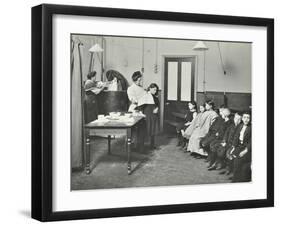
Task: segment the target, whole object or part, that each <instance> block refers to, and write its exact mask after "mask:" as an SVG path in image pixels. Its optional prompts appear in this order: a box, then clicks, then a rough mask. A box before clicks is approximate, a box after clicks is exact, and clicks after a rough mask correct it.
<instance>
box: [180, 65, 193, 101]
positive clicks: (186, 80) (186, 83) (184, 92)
mask: <svg viewBox="0 0 281 226" xmlns="http://www.w3.org/2000/svg"><path fill="white" fill-rule="evenodd" d="M191 69H192V63H191V62H182V63H181V96H180V100H181V101H191V71H192V70H191Z"/></svg>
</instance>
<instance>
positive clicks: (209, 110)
mask: <svg viewBox="0 0 281 226" xmlns="http://www.w3.org/2000/svg"><path fill="white" fill-rule="evenodd" d="M69 40H70V41H69V46H70V52H71V58H70V66H71V69H70V71H71V75H70V76H71V109H70V111H71V159H70V161H71V181H70V183H71V186H70V187H71V190H73V191H75V190H90V189H115V188H132V187H133V188H137V187H152V186H181V185H202V186H204V184H219V183H251V182H252V151H253V153H254V152H255V151H257V150H252V145H251V141H252V136H251V121H252V120H251V119H252V115H253V114H255V113H254V112H252V43H251V42H243V41H241V42H238V41H229V40H227V41H226V40H199V39H197V40H195V39H176V38H174V39H173V38H162V37H131V36H109V35H102V34H76V33H73V34H71V35H70V39H69Z"/></svg>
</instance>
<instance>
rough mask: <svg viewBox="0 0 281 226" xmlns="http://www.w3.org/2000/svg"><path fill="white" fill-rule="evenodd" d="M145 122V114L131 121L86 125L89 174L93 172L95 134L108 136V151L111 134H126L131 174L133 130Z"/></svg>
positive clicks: (86, 167) (134, 117)
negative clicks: (92, 155)
mask: <svg viewBox="0 0 281 226" xmlns="http://www.w3.org/2000/svg"><path fill="white" fill-rule="evenodd" d="M143 122H144V117H143V116H133V117H132V120H131V121H130V122H123V121H119V120H109V121H108V122H98V121H94V122H91V123H88V124H86V125H85V130H86V131H85V132H86V150H85V151H86V153H85V160H86V165H85V171H86V173H87V174H89V173H91V167H90V164H91V160H90V143H91V142H92V143H93V142H94V139H91V138H92V137H93V135H95V136H98V135H103V136H104V135H106V136H107V138H108V153H109V154H110V152H111V147H110V146H111V144H110V143H111V136H117V135H125V139H126V152H127V170H128V175H130V174H131V142H132V130H136V131H137V130H138V127H139V126H140V125H141V124H142V123H143Z"/></svg>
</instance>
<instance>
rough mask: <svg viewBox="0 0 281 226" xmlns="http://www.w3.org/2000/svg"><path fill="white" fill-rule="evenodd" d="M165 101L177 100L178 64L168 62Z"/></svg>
mask: <svg viewBox="0 0 281 226" xmlns="http://www.w3.org/2000/svg"><path fill="white" fill-rule="evenodd" d="M167 76H168V86H167V99H168V100H177V99H178V79H177V77H178V62H168V75H167Z"/></svg>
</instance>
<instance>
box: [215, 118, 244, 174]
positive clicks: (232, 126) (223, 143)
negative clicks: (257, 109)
mask: <svg viewBox="0 0 281 226" xmlns="http://www.w3.org/2000/svg"><path fill="white" fill-rule="evenodd" d="M228 117H229V116H228ZM228 122H229V124H228V126H227V128H226V129H225V133H224V136H223V138H222V140H218V142H214V143H213V144H212V145H211V153H215V154H214V158H215V159H214V160H213V168H214V169H222V168H224V167H225V164H226V165H227V167H228V174H229V173H230V171H231V169H230V168H231V160H229V159H226V153H227V152H230V151H231V148H232V141H233V138H234V134H235V131H236V129H237V128H238V125H239V124H240V123H241V115H240V114H239V113H235V115H234V118H233V120H229V121H228ZM218 165H220V167H219V168H217V166H218ZM224 173H226V171H224V172H222V173H221V174H224Z"/></svg>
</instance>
